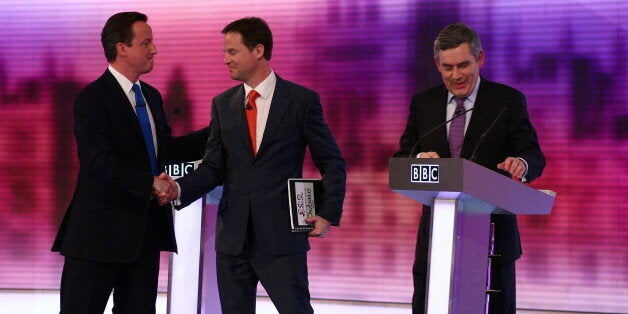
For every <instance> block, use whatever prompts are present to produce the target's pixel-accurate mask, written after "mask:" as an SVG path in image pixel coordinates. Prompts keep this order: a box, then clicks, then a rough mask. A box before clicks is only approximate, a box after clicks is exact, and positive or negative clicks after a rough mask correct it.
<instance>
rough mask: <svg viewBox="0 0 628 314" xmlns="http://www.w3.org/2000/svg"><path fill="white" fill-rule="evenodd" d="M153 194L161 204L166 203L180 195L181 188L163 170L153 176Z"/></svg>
mask: <svg viewBox="0 0 628 314" xmlns="http://www.w3.org/2000/svg"><path fill="white" fill-rule="evenodd" d="M153 195H154V196H155V198H156V199H157V202H159V205H166V204H168V203H170V202H172V201H173V200H176V199H177V197H179V189H178V188H177V184H176V183H175V182H174V180H172V178H171V177H170V176H169V175H168V174H166V173H165V172H162V173H161V174H160V175H159V176H157V177H154V178H153Z"/></svg>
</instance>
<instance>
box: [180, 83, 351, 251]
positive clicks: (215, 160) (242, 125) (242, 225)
mask: <svg viewBox="0 0 628 314" xmlns="http://www.w3.org/2000/svg"><path fill="white" fill-rule="evenodd" d="M211 116H212V118H211V123H210V134H209V138H208V140H207V147H206V152H205V157H204V158H203V162H202V163H201V164H200V165H199V167H198V169H197V170H196V171H195V172H193V173H192V174H188V175H186V176H185V177H183V178H181V179H178V180H177V181H178V182H179V184H180V186H181V201H182V203H183V206H185V205H187V204H189V203H190V202H192V201H194V200H195V199H198V198H199V197H201V196H202V195H204V194H205V193H207V192H208V191H210V190H211V189H213V188H214V187H216V186H218V185H221V184H222V185H223V195H222V199H221V201H220V205H219V210H218V217H217V219H218V220H217V223H216V226H217V237H216V250H217V251H218V252H222V253H227V254H233V255H235V254H239V253H240V252H241V251H242V248H243V246H244V243H245V241H246V235H247V225H248V223H251V224H252V226H253V228H254V232H255V238H256V241H257V244H258V245H259V247H260V248H261V249H263V250H264V251H265V252H266V253H267V254H272V255H279V254H290V253H299V252H306V251H307V250H309V243H308V240H307V237H306V234H304V233H292V232H291V231H290V216H289V212H288V210H289V209H288V208H289V207H288V194H287V180H288V178H299V177H301V176H302V168H303V160H304V156H305V151H306V146H307V147H309V150H310V153H311V156H312V160H313V162H314V164H315V165H316V167H317V168H318V169H319V171H320V173H321V175H322V178H323V185H324V189H325V192H324V196H323V199H324V201H323V203H322V204H321V206H319V207H317V214H318V215H319V216H321V217H323V218H325V219H327V220H329V221H330V222H331V223H332V225H338V224H339V221H340V216H341V213H342V203H343V199H344V195H345V181H346V173H345V163H344V159H343V158H342V157H341V154H340V149H339V148H338V146H337V145H336V142H335V141H334V139H333V137H332V134H331V131H330V129H329V127H328V125H327V124H326V122H325V120H324V119H323V111H322V107H321V104H320V99H319V96H318V95H317V94H316V93H315V92H314V91H311V90H309V89H306V88H304V87H302V86H299V85H296V84H294V83H291V82H288V81H284V80H282V79H281V78H280V77H279V76H277V85H276V87H275V92H274V96H273V99H272V101H271V106H270V112H269V116H268V121H267V123H266V128H265V131H264V135H263V138H262V142H261V144H260V147H259V149H258V153H257V155H256V156H253V154H252V151H251V148H250V147H251V144H250V140H249V137H248V128H247V124H246V118H245V113H244V87H243V85H238V86H235V87H233V88H231V89H229V90H227V91H225V92H223V93H221V94H220V95H218V96H216V97H215V98H214V100H213V102H212V111H211ZM249 217H251V219H252V221H250V222H249Z"/></svg>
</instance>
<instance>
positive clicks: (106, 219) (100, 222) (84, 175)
mask: <svg viewBox="0 0 628 314" xmlns="http://www.w3.org/2000/svg"><path fill="white" fill-rule="evenodd" d="M141 86H142V92H143V94H144V96H145V98H146V101H147V103H148V105H149V106H150V110H151V113H152V116H153V120H154V124H155V128H156V133H157V138H156V140H157V143H158V156H157V158H158V161H159V162H160V166H161V167H162V168H163V166H164V165H165V164H166V163H168V162H176V161H189V160H198V159H200V158H202V155H203V152H204V149H203V148H204V146H205V145H204V144H205V141H206V140H207V136H208V133H209V132H208V129H207V128H205V129H202V130H199V131H197V132H192V133H190V134H189V135H186V136H182V137H172V136H171V133H172V131H171V129H170V127H169V126H168V124H167V121H166V115H165V113H164V110H163V105H162V98H161V95H160V94H159V92H158V91H157V90H156V89H155V88H153V87H152V86H150V85H148V84H146V83H144V82H142V83H141ZM74 135H75V138H76V144H77V147H78V157H79V163H80V169H79V173H78V179H77V182H76V189H75V191H74V196H73V199H72V202H71V204H70V205H69V206H68V208H67V211H66V214H65V216H64V218H63V221H62V223H61V226H60V228H59V232H58V234H57V237H56V239H55V242H54V244H53V248H52V250H53V251H60V252H61V254H63V255H65V256H72V257H80V258H85V259H91V260H96V261H103V262H111V263H128V262H131V261H133V260H135V258H136V257H137V255H138V254H139V252H140V249H141V246H142V244H143V243H144V235H145V230H146V224H147V221H148V217H149V215H153V217H151V219H153V221H154V222H155V223H156V224H157V227H158V228H159V230H160V233H161V239H160V247H161V249H162V250H167V251H175V252H176V249H177V245H176V241H175V236H174V228H173V224H172V210H171V209H170V206H158V205H156V202H155V201H150V198H151V193H152V184H153V175H152V173H151V169H150V161H149V158H148V153H147V151H146V146H145V145H144V138H143V135H142V131H141V127H140V125H139V122H138V120H137V116H136V114H135V111H134V110H133V107H132V105H131V103H130V102H129V99H128V97H127V96H126V94H125V93H124V91H123V90H122V88H121V87H120V84H119V83H118V82H117V80H116V79H115V77H114V76H113V74H111V72H109V70H106V71H105V73H104V74H103V75H102V76H100V78H98V79H97V80H96V81H94V82H92V83H90V84H89V85H87V86H86V87H85V88H83V89H82V90H81V91H80V92H79V94H78V95H77V97H76V99H75V102H74Z"/></svg>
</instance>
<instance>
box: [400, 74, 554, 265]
mask: <svg viewBox="0 0 628 314" xmlns="http://www.w3.org/2000/svg"><path fill="white" fill-rule="evenodd" d="M503 108H505V110H504V112H503V113H502V115H501V116H500V117H499V118H498V117H497V116H498V115H499V113H500V111H501V110H502V109H503ZM446 110H447V89H446V88H445V85H443V84H441V85H438V86H435V87H432V88H429V89H427V90H424V91H421V92H419V93H416V94H415V95H414V96H413V97H412V103H411V105H410V114H409V116H408V122H407V124H406V129H405V131H404V133H403V135H402V136H401V139H400V148H399V151H397V152H396V153H395V157H408V156H409V155H410V153H411V152H410V150H411V149H412V147H413V146H414V145H415V144H416V143H417V141H418V140H419V139H420V138H421V137H422V136H423V135H424V134H426V133H427V132H429V131H430V130H432V129H434V128H436V127H437V126H438V125H439V124H441V123H443V122H444V121H446V115H447V113H446ZM472 112H473V114H472V115H471V120H470V121H469V125H468V127H467V131H466V133H465V137H464V142H463V146H462V152H461V153H460V157H461V158H466V159H469V158H471V156H472V154H473V151H474V150H475V149H476V147H477V152H476V158H475V159H474V160H473V161H474V162H475V163H478V164H480V165H482V166H484V167H486V168H488V169H491V170H494V171H496V172H499V173H502V174H504V175H506V176H510V175H509V174H508V173H507V172H505V171H502V170H499V169H497V164H499V163H501V162H502V161H504V159H506V157H509V156H512V157H521V158H523V159H525V161H526V162H527V163H528V173H527V176H526V179H527V180H528V182H529V181H532V180H534V179H535V178H537V177H539V176H540V175H541V172H542V171H543V168H544V167H545V157H544V156H543V153H542V152H541V149H540V147H539V144H538V137H537V135H536V131H535V130H534V127H533V126H532V124H531V123H530V118H529V115H528V111H527V108H526V99H525V96H524V95H523V94H522V93H521V92H520V91H518V90H516V89H514V88H512V87H509V86H507V85H503V84H498V83H494V82H490V81H488V80H486V79H484V78H482V79H481V80H480V87H479V89H478V94H477V97H476V100H475V104H474V108H473V111H472ZM496 119H497V121H496V123H495V125H494V126H493V128H492V129H491V130H490V131H489V132H488V133H487V134H486V136H485V137H484V138H483V139H482V141H481V142H479V143H478V141H479V140H480V137H481V136H482V133H484V132H485V131H486V129H487V128H488V127H489V125H490V124H491V123H492V122H493V121H495V120H496ZM429 151H435V152H437V153H438V154H439V155H440V156H441V157H444V158H447V157H451V152H450V151H449V143H448V141H447V130H446V128H445V126H443V127H440V128H438V129H436V130H435V131H434V132H433V133H432V134H430V135H428V136H426V137H425V138H423V139H422V140H421V142H420V143H419V144H418V145H417V147H416V148H415V150H414V152H413V154H416V153H419V152H429ZM521 201H522V202H525V200H521ZM426 212H429V211H426ZM491 220H492V222H494V223H495V251H496V253H498V254H502V255H503V256H504V259H505V260H514V259H517V258H519V257H520V256H521V243H520V240H519V231H518V229H517V221H516V217H515V216H513V215H492V217H491Z"/></svg>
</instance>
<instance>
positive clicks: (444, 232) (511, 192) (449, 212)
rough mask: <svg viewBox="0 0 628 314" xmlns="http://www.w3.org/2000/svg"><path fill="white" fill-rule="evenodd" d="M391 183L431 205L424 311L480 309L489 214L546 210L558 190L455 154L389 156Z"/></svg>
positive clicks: (432, 313) (484, 290) (484, 288)
mask: <svg viewBox="0 0 628 314" xmlns="http://www.w3.org/2000/svg"><path fill="white" fill-rule="evenodd" d="M389 188H390V189H391V190H392V191H394V192H397V193H399V194H401V195H404V196H407V197H409V198H411V199H413V200H416V201H419V202H421V203H423V204H425V205H428V206H430V207H432V221H431V227H432V228H431V230H432V231H431V234H430V242H429V243H430V249H429V260H428V277H427V295H426V305H427V313H428V314H435V313H439V314H441V313H484V312H485V306H486V300H487V288H488V284H487V275H488V267H487V266H488V263H489V262H488V259H489V243H490V219H491V218H490V216H491V214H504V215H512V214H516V215H547V214H549V213H550V212H551V210H552V205H553V203H554V198H555V195H556V193H554V192H553V191H539V190H536V189H533V188H531V187H529V186H526V185H524V184H521V183H519V182H516V181H515V180H512V179H511V178H509V177H506V176H503V175H501V174H499V173H497V172H494V171H492V170H490V169H487V168H484V167H482V166H480V165H478V164H475V163H473V162H471V161H468V160H466V159H457V158H455V159H454V158H437V159H427V158H425V159H422V158H390V159H389Z"/></svg>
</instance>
